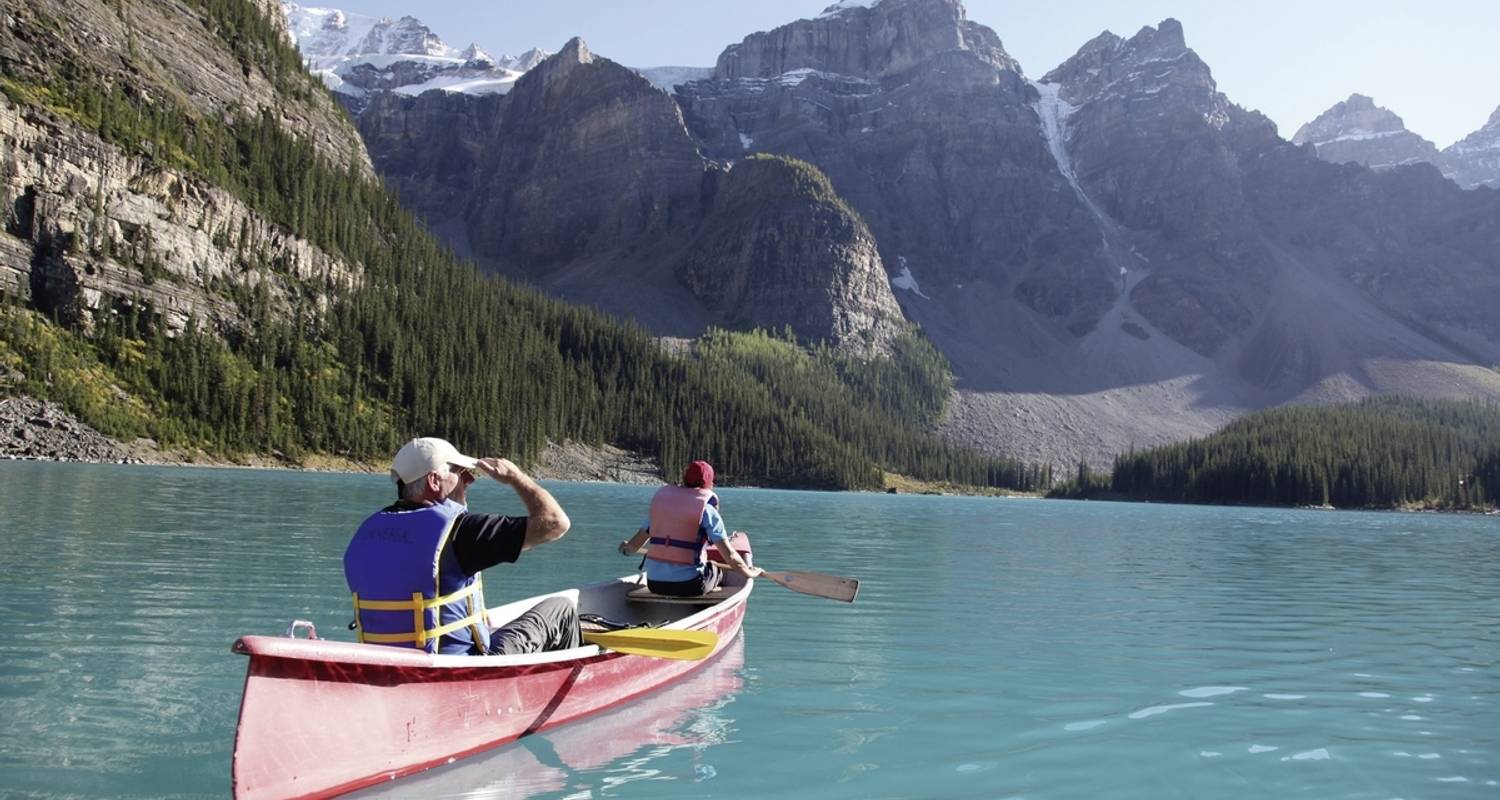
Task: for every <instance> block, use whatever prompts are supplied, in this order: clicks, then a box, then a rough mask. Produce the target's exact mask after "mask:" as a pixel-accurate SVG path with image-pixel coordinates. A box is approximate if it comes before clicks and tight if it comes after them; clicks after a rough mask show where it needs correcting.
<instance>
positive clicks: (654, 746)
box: [349, 636, 745, 800]
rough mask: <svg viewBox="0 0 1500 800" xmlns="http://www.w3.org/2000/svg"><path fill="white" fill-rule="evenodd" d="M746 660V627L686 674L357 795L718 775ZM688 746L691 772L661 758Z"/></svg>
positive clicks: (538, 791)
mask: <svg viewBox="0 0 1500 800" xmlns="http://www.w3.org/2000/svg"><path fill="white" fill-rule="evenodd" d="M744 666H745V637H744V636H740V637H738V638H736V639H735V640H734V641H733V642H732V643H730V645H729V646H728V647H726V648H724V650H723V651H721V652H720V653H719V655H718V656H717V657H715V658H714V660H713V661H712V662H710V663H709V664H707V665H705V666H704V667H702V668H701V669H699V670H697V671H695V672H693V673H692V674H691V675H690V676H689V677H687V678H685V679H684V680H682V681H679V682H678V683H676V684H675V685H672V686H669V687H667V688H665V689H662V690H659V691H657V692H654V693H652V694H650V695H647V696H645V697H642V698H639V699H637V700H634V701H632V702H630V703H627V704H625V705H623V706H621V707H620V708H617V709H614V710H613V711H609V712H607V713H604V714H600V715H598V716H594V717H589V718H587V719H583V720H578V721H575V722H572V723H569V724H567V725H563V726H560V727H557V728H553V729H552V730H549V731H546V732H544V733H541V734H538V735H534V736H528V737H526V738H524V739H521V740H520V741H518V742H516V743H515V744H512V745H509V746H506V747H502V748H500V749H498V750H495V751H494V752H492V753H487V754H483V755H477V756H474V757H471V758H466V759H463V760H462V761H458V762H455V763H454V764H452V765H451V766H447V767H439V768H437V769H432V770H428V771H427V772H424V773H421V774H418V775H413V776H410V777H407V778H402V779H400V780H397V781H393V782H391V783H390V784H389V785H386V786H378V787H372V788H370V789H366V790H364V791H361V792H357V793H355V794H352V795H349V796H350V797H358V798H373V797H389V798H395V797H424V798H467V800H485V799H486V798H495V799H496V800H499V798H521V797H546V796H550V795H553V794H561V793H567V794H572V795H576V796H582V797H590V796H593V794H592V793H593V792H598V793H604V792H605V791H606V790H607V789H609V788H612V787H616V786H619V785H621V784H626V783H631V782H634V781H649V780H678V779H681V778H683V777H687V778H691V779H695V780H703V779H706V778H711V777H713V775H714V774H715V773H716V770H715V768H714V766H713V760H714V758H716V757H717V755H716V748H717V747H718V746H719V745H724V744H726V743H729V742H730V734H731V732H732V731H733V729H734V720H733V718H731V717H730V716H729V715H728V713H727V711H728V707H729V705H730V704H731V703H733V702H734V700H735V695H736V694H737V693H738V692H739V691H740V687H741V686H742V685H743V684H744V679H743V678H742V677H741V675H740V673H741V671H742V670H743V668H744ZM679 751H686V752H688V753H689V754H690V757H691V761H692V767H693V771H692V774H691V775H687V776H682V775H674V774H672V773H671V772H670V770H668V769H664V768H662V766H660V764H661V762H662V761H663V760H665V759H667V758H668V757H670V756H672V755H674V754H676V753H678V752H679Z"/></svg>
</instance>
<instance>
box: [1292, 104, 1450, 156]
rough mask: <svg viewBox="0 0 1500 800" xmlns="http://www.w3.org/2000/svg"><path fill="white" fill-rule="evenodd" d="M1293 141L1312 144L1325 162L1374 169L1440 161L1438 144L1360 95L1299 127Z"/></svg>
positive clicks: (1389, 111) (1390, 112)
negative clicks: (1418, 133) (1407, 127)
mask: <svg viewBox="0 0 1500 800" xmlns="http://www.w3.org/2000/svg"><path fill="white" fill-rule="evenodd" d="M1292 142H1294V143H1296V144H1311V145H1312V146H1313V147H1315V148H1316V149H1317V153H1318V158H1321V159H1323V160H1324V161H1332V162H1334V163H1336V164H1343V163H1349V162H1353V163H1357V164H1363V165H1365V166H1367V167H1370V168H1371V169H1388V168H1390V167H1396V166H1400V165H1402V164H1414V163H1418V162H1424V161H1425V162H1430V163H1436V162H1437V161H1438V160H1439V155H1438V149H1437V145H1434V144H1433V143H1432V142H1429V141H1427V140H1426V139H1423V138H1422V137H1420V136H1418V135H1417V134H1415V133H1412V132H1411V131H1409V130H1407V129H1406V123H1405V122H1403V121H1402V120H1401V117H1399V116H1397V115H1396V113H1395V112H1393V111H1391V110H1390V109H1387V108H1382V107H1380V106H1378V105H1376V104H1375V100H1374V99H1373V98H1371V97H1368V96H1366V95H1362V94H1359V93H1357V92H1356V93H1354V94H1351V95H1349V99H1347V100H1344V101H1343V102H1340V103H1335V104H1334V106H1333V108H1330V109H1328V110H1327V111H1324V112H1323V113H1322V114H1319V115H1318V117H1317V119H1314V120H1313V121H1312V122H1309V123H1307V124H1306V125H1303V126H1302V127H1301V128H1299V129H1298V130H1297V133H1296V135H1294V136H1293V137H1292Z"/></svg>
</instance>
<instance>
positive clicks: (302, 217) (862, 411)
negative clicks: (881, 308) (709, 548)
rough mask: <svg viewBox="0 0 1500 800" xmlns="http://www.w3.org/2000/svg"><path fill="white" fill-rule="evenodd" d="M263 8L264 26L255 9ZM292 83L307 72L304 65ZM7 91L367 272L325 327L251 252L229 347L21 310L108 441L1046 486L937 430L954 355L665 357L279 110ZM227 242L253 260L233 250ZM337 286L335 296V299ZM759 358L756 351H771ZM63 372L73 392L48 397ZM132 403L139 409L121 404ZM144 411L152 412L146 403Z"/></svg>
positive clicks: (227, 17)
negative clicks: (360, 169)
mask: <svg viewBox="0 0 1500 800" xmlns="http://www.w3.org/2000/svg"><path fill="white" fill-rule="evenodd" d="M193 4H194V5H196V6H198V7H199V8H200V9H201V10H203V11H204V12H205V17H204V18H205V24H206V25H209V26H210V27H211V28H212V29H214V30H218V31H220V32H221V35H229V33H230V32H233V33H234V35H236V36H238V37H240V38H243V39H245V41H243V42H237V43H235V44H234V45H233V48H234V52H235V53H236V54H237V56H240V57H242V58H245V59H249V60H248V61H247V62H246V63H248V64H250V65H252V66H253V67H254V68H257V69H261V70H262V71H264V72H266V73H267V74H276V71H277V70H281V69H284V65H283V62H284V61H285V60H286V58H287V57H288V55H287V54H288V53H290V54H291V57H295V50H292V49H291V48H290V47H289V46H288V45H287V44H286V43H285V42H284V41H282V40H281V38H280V36H279V34H276V33H275V32H274V30H272V29H270V28H263V27H261V26H258V25H256V24H255V23H253V22H247V21H246V20H249V19H250V16H246V15H245V14H244V13H241V12H245V10H246V8H248V7H249V5H250V4H248V3H245V2H243V0H202V1H201V2H200V1H199V0H194V2H193ZM248 13H249V14H250V15H257V14H258V12H256V11H255V10H254V9H253V8H249V11H248ZM299 70H300V66H299ZM61 72H62V74H63V75H64V79H62V80H60V81H56V82H53V83H48V84H45V85H36V84H32V85H23V84H20V83H19V82H18V81H16V80H7V81H6V82H5V89H6V91H7V93H8V94H11V95H12V97H13V98H17V97H19V98H21V99H23V100H24V101H25V102H33V103H37V104H40V105H44V106H46V107H49V108H51V109H53V110H54V111H56V112H58V113H61V114H64V115H66V116H69V117H70V118H72V119H74V120H75V121H78V122H80V123H82V124H84V125H86V126H88V127H91V128H92V129H94V130H96V131H98V132H99V133H100V134H101V135H102V136H103V137H104V138H106V139H108V140H110V141H112V142H114V143H116V144H118V145H120V146H121V147H123V148H125V149H126V150H127V151H129V152H133V153H136V154H138V155H140V156H142V157H144V158H148V159H153V160H157V161H159V162H160V163H162V164H164V165H166V166H171V167H175V168H179V169H182V170H184V171H187V172H190V173H192V174H195V175H198V176H199V177H201V178H203V179H205V180H208V181H209V182H212V183H214V184H216V185H219V186H222V187H224V188H226V189H228V190H229V191H231V192H233V193H235V194H236V195H237V196H238V197H240V198H241V199H242V200H243V201H244V202H245V203H246V204H247V205H249V206H250V207H251V208H253V209H255V210H256V211H257V212H259V213H260V214H262V215H263V216H265V217H266V218H267V219H269V220H272V221H273V222H275V223H277V224H279V225H281V226H283V227H285V228H286V229H287V230H288V231H290V232H293V233H295V234H296V235H298V236H301V237H303V238H306V239H308V240H310V241H312V242H313V243H315V244H317V245H319V246H320V247H323V248H324V249H326V250H329V251H331V252H333V253H336V254H339V255H341V256H343V257H345V258H347V259H349V260H350V261H352V262H354V263H358V264H360V265H361V266H362V268H363V276H362V281H361V285H360V287H359V288H358V289H355V290H353V291H350V292H348V293H344V294H335V295H334V303H333V304H332V307H331V310H330V311H329V312H328V313H326V314H315V313H312V312H311V311H310V310H309V309H308V308H304V307H302V306H301V305H299V304H294V305H293V308H292V313H291V314H290V315H287V314H286V313H285V312H284V310H283V311H280V312H278V311H277V310H276V309H275V308H273V304H272V302H271V299H270V296H269V293H268V292H266V291H265V288H264V284H263V279H264V276H263V275H262V276H254V277H257V278H260V279H261V280H251V277H252V276H251V275H250V271H251V270H254V269H261V270H264V269H273V270H274V269H276V268H277V265H274V264H270V265H267V264H264V263H260V262H259V261H258V260H257V259H256V258H254V257H252V256H249V255H246V256H245V257H244V258H243V259H242V264H244V265H245V269H246V270H247V272H246V274H245V275H244V276H243V281H241V282H238V283H233V284H231V285H230V286H227V287H225V286H221V287H219V288H220V289H222V290H224V291H225V293H226V294H228V295H229V296H231V297H233V298H234V299H235V301H236V303H237V304H238V305H239V307H240V308H241V310H242V312H244V314H245V316H246V318H247V320H248V321H249V324H248V325H247V326H246V327H245V329H244V331H243V332H242V333H240V334H237V335H231V336H230V337H229V338H228V339H223V338H220V337H219V336H218V335H215V333H214V332H211V331H208V330H206V329H204V327H203V326H202V325H200V324H199V323H198V322H197V321H191V322H190V323H189V325H188V327H187V329H186V330H185V331H183V332H180V333H178V334H177V335H167V332H166V331H165V330H164V328H163V326H162V324H161V320H160V318H159V317H158V315H156V314H155V313H154V312H153V311H152V310H151V309H149V308H141V307H138V306H129V307H125V306H122V307H120V308H117V309H107V310H105V311H104V312H103V313H101V314H100V315H99V316H98V317H97V318H96V319H95V320H94V324H93V325H92V326H91V329H92V333H90V334H87V335H85V334H84V332H83V330H81V329H80V330H77V331H58V330H48V329H46V328H45V327H44V326H40V325H39V324H38V323H37V322H36V320H35V319H34V318H33V316H28V315H27V314H25V313H21V312H20V311H19V310H15V309H12V311H9V312H7V315H6V316H7V322H6V324H7V326H8V336H9V337H10V342H11V343H12V348H11V351H12V352H13V353H14V354H17V357H18V359H19V361H20V365H21V366H22V367H24V373H25V375H26V379H25V384H24V386H25V388H26V390H27V391H31V392H34V393H36V394H39V395H42V396H50V397H53V398H54V399H60V400H62V401H63V402H65V403H66V404H68V406H69V407H70V409H72V410H74V411H75V413H79V414H80V416H82V417H83V418H84V419H85V421H87V422H90V423H91V424H96V426H98V427H100V428H101V429H102V430H104V431H105V432H107V433H111V434H113V435H117V436H136V435H145V436H152V437H154V438H157V439H158V440H160V441H162V442H163V443H164V444H174V443H180V444H190V445H197V446H203V447H207V448H209V449H211V450H215V451H218V452H221V453H225V454H230V453H245V452H279V453H282V454H284V455H287V456H291V457H297V456H299V455H301V454H305V453H308V452H322V453H334V454H342V455H347V456H350V457H353V458H358V459H371V460H379V459H383V458H386V457H388V456H389V454H390V453H391V452H392V451H393V450H394V449H395V448H396V447H397V446H399V444H400V442H401V441H403V440H404V439H405V438H407V437H408V436H411V435H419V434H433V435H443V436H446V437H447V438H450V439H452V440H453V441H454V442H455V443H456V444H458V445H459V446H460V447H462V448H465V449H468V450H470V451H474V452H484V453H498V454H503V455H506V456H509V457H512V458H515V459H517V460H520V461H523V462H526V461H532V460H534V459H535V458H536V456H537V455H538V454H539V452H540V450H541V448H542V447H543V445H544V443H545V441H546V440H548V439H562V438H568V439H575V440H579V441H583V442H588V443H594V444H602V443H606V442H608V443H614V444H618V445H621V446H624V447H627V448H630V449H633V450H637V451H639V452H642V453H644V454H647V455H651V456H655V457H657V458H658V459H659V460H660V463H661V464H662V467H663V470H664V472H666V474H668V475H672V474H675V473H677V472H678V471H679V470H680V469H681V467H682V465H684V464H685V463H686V462H687V461H688V460H691V459H693V458H707V459H709V460H712V461H713V462H714V463H715V464H716V466H718V467H719V468H720V471H721V473H722V474H723V475H724V476H725V479H726V481H727V482H737V483H750V484H760V485H772V486H812V487H824V488H875V487H879V486H880V485H881V482H882V478H881V474H880V473H881V468H882V467H886V468H894V469H899V470H900V471H902V472H904V473H906V474H908V475H911V476H912V477H916V478H923V479H930V480H950V481H958V482H964V483H971V484H979V485H988V486H998V487H1003V488H1015V489H1031V488H1035V487H1036V486H1037V485H1039V483H1041V482H1042V481H1044V480H1046V479H1047V478H1048V477H1050V476H1047V475H1046V474H1045V473H1044V472H1039V471H1037V470H1034V469H1030V468H1027V467H1025V466H1024V465H1021V464H1018V463H1015V462H1010V461H1004V460H998V459H991V458H987V457H983V456H979V455H977V454H974V453H971V452H968V451H963V450H959V449H956V448H953V447H950V446H947V445H944V444H942V443H940V442H938V441H937V440H935V439H934V438H933V437H932V436H931V435H930V434H929V433H927V432H926V431H927V430H928V427H929V425H930V423H931V421H932V420H934V419H935V418H936V417H937V416H938V415H939V414H940V413H941V410H942V407H943V403H944V402H945V401H946V395H947V391H948V386H949V380H950V379H949V377H948V370H947V365H946V362H944V361H942V359H941V357H940V356H939V355H938V354H937V353H936V351H935V350H934V349H933V348H932V347H931V345H930V344H928V343H926V342H925V341H923V340H922V339H920V337H918V336H916V335H912V336H909V337H908V338H907V339H906V340H905V341H903V342H901V343H900V344H899V346H898V347H897V348H896V352H895V353H894V355H893V356H892V357H890V358H886V359H875V360H870V361H860V360H857V359H849V358H845V357H840V356H836V355H834V354H833V352H832V351H830V350H827V349H820V350H816V351H814V352H813V353H812V354H808V353H806V352H805V351H802V350H799V349H797V348H795V347H792V346H791V345H790V344H789V343H780V344H778V345H777V346H776V347H775V348H767V347H765V345H764V343H765V342H768V341H770V339H769V337H766V336H764V335H758V334H748V335H746V334H734V335H731V334H724V333H714V334H711V335H709V336H708V337H706V339H705V341H704V342H703V345H702V347H701V348H700V349H701V350H702V353H703V355H702V357H701V358H694V357H689V356H678V355H671V354H668V353H666V352H664V351H663V350H662V348H661V347H660V345H659V344H658V343H657V342H656V341H655V340H654V339H653V338H652V337H651V336H650V335H649V334H648V333H647V332H646V331H645V330H643V329H641V328H640V327H638V326H636V325H633V324H628V323H622V322H619V321H616V320H613V319H611V318H608V317H605V316H604V315H602V314H599V313H597V312H594V311H592V310H590V309H585V308H578V307H570V306H567V305H566V304H563V303H561V302H558V301H555V300H552V299H549V298H546V297H544V296H542V295H540V294H538V293H535V292H532V291H529V290H523V289H520V288H517V287H514V286H512V285H510V284H509V283H507V282H506V281H504V280H501V279H498V278H494V277H492V276H484V275H482V274H480V273H479V271H478V270H477V269H475V268H474V267H473V266H472V265H468V264H464V263H461V262H459V261H457V260H456V259H455V258H454V257H453V256H452V254H451V253H450V252H449V251H448V250H446V248H444V247H442V246H441V245H439V244H438V243H437V242H436V241H435V240H434V239H433V238H432V237H431V236H430V235H428V234H427V232H426V231H425V230H424V229H423V228H422V227H421V225H420V224H419V223H418V222H417V221H416V220H415V219H414V218H413V217H412V216H411V215H410V214H408V213H407V212H405V211H404V210H403V209H401V208H400V206H399V205H398V204H397V202H396V201H395V199H394V197H393V196H392V195H391V194H390V193H388V192H386V191H385V189H384V187H382V186H381V185H379V184H378V183H376V182H372V181H367V180H364V179H362V178H360V177H359V176H358V174H357V173H356V172H355V171H354V170H353V169H352V168H347V167H339V166H336V165H332V164H329V163H328V162H326V161H325V160H324V159H322V158H321V157H319V156H318V154H317V153H316V152H315V150H314V149H313V148H312V147H311V145H310V144H309V143H307V142H305V141H303V140H300V139H298V138H296V137H294V136H291V135H289V134H288V133H287V132H285V131H284V130H282V129H281V127H280V126H279V125H278V124H277V123H276V120H275V117H274V116H273V115H272V114H270V113H269V112H266V113H261V114H258V115H250V114H246V113H238V114H235V115H233V117H232V118H231V119H229V120H227V121H225V120H219V119H215V118H206V117H198V116H194V115H193V114H192V113H191V112H190V111H189V110H188V109H186V108H185V107H182V106H180V105H178V104H176V103H175V101H174V100H173V99H172V97H171V94H170V93H158V94H159V95H160V96H158V97H156V98H150V97H148V96H147V93H144V92H141V91H138V90H133V89H131V88H130V87H128V86H122V85H114V86H101V85H98V84H97V83H96V82H91V81H90V80H89V79H88V76H86V75H83V74H79V73H81V72H82V70H81V69H76V68H72V67H68V66H66V65H65V66H64V67H62V68H61ZM215 237H216V241H220V242H221V243H222V245H223V246H226V247H227V246H235V247H238V248H240V249H241V250H242V251H244V250H247V249H249V248H250V247H251V246H250V245H248V244H247V242H246V237H247V232H246V231H243V230H242V231H241V232H240V234H239V237H238V239H237V240H235V241H233V242H232V243H231V241H230V239H231V238H233V237H232V236H230V235H228V234H223V233H218V234H216V235H215ZM321 290H322V291H328V292H334V288H333V287H321ZM762 351H763V352H762ZM58 376H68V377H66V378H65V379H63V380H54V378H57V377H58ZM115 382H117V383H119V384H121V385H123V386H126V387H128V388H129V389H130V390H131V392H132V394H133V396H134V398H136V399H137V400H138V401H139V402H138V403H137V404H132V403H121V402H119V401H118V398H115V399H114V401H112V400H111V397H110V392H109V391H107V388H106V387H107V386H108V385H109V384H110V383H115ZM134 405H140V406H142V407H141V408H136V407H134Z"/></svg>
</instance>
